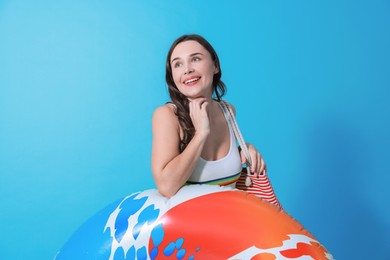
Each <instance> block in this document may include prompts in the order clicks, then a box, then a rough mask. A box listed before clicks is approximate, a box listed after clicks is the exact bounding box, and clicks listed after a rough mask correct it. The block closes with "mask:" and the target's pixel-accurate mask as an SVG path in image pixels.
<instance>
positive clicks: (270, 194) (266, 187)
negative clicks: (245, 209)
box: [236, 169, 283, 209]
mask: <svg viewBox="0 0 390 260" xmlns="http://www.w3.org/2000/svg"><path fill="white" fill-rule="evenodd" d="M247 176H248V175H247V174H246V169H243V172H242V173H241V176H240V178H239V179H238V181H237V182H236V188H237V189H239V190H243V191H246V192H247V193H249V194H253V195H256V196H257V197H260V198H261V199H263V200H265V201H268V202H269V203H271V204H273V205H275V206H277V207H279V208H280V209H283V208H282V205H280V202H279V200H278V199H277V198H276V195H275V192H274V189H273V188H272V185H271V182H270V180H269V178H268V175H267V174H263V175H258V176H257V175H255V174H253V175H249V177H250V178H251V181H252V184H251V185H250V186H246V185H245V179H246V177H247Z"/></svg>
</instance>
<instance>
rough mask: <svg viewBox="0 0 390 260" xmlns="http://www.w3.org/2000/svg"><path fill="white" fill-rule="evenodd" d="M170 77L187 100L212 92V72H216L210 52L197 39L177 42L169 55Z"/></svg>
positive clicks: (208, 96) (209, 94)
mask: <svg viewBox="0 0 390 260" xmlns="http://www.w3.org/2000/svg"><path fill="white" fill-rule="evenodd" d="M170 62H171V68H172V78H173V80H174V82H175V84H176V86H177V88H178V89H179V91H180V92H181V93H182V94H183V95H185V96H186V97H187V98H188V99H189V100H192V99H195V98H199V97H205V98H211V96H212V93H213V87H212V84H213V78H214V74H216V73H218V68H217V67H216V66H215V63H214V61H213V60H212V58H211V55H210V53H209V52H208V51H207V50H206V49H205V48H204V47H203V46H202V45H201V44H199V43H198V42H197V41H193V40H190V41H185V42H181V43H179V44H178V45H177V46H176V47H175V49H174V50H173V52H172V55H171V60H170Z"/></svg>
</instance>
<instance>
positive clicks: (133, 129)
mask: <svg viewBox="0 0 390 260" xmlns="http://www.w3.org/2000/svg"><path fill="white" fill-rule="evenodd" d="M389 32H390V3H389V1H376V0H374V1H309V0H307V1H304V0H302V1H231V2H229V1H207V0H204V1H173V0H164V1H157V0H154V1H147V0H142V1H141V0H140V1H132V0H120V1H117V0H115V1H99V2H98V1H75V0H67V1H64V0H62V1H44V0H37V1H20V0H15V1H6V0H5V1H0V178H1V179H0V223H1V238H0V239H1V241H0V242H1V243H0V258H1V259H52V258H53V257H54V255H55V254H56V252H57V251H58V250H59V249H60V248H61V247H62V245H63V244H64V243H65V242H66V240H67V239H68V238H69V236H70V235H71V234H72V233H73V232H74V231H75V230H76V229H77V228H78V227H79V226H80V225H81V224H82V223H83V222H84V221H86V220H87V219H88V218H89V217H90V216H92V215H94V214H95V213H96V212H97V211H98V210H100V209H102V208H103V207H104V206H106V205H108V204H109V203H111V202H113V201H115V200H117V199H118V198H120V197H122V196H125V195H127V194H129V193H132V192H135V191H140V190H144V189H149V188H153V187H154V184H153V180H152V177H151V172H150V153H151V117H152V113H153V110H154V109H155V108H156V107H157V106H159V105H161V104H163V103H164V102H165V101H167V100H168V94H167V90H166V86H165V81H164V73H165V69H164V66H165V64H164V62H165V55H166V52H167V51H168V48H169V46H170V44H171V42H172V41H173V40H174V39H175V38H177V37H178V36H180V35H181V34H184V33H199V34H202V35H203V36H205V37H206V38H207V39H208V40H209V41H210V42H211V43H212V44H213V46H214V47H215V49H216V50H217V52H218V54H219V56H220V59H221V63H222V70H223V80H224V81H225V83H226V84H227V86H228V94H227V96H226V99H227V100H229V101H230V102H232V103H233V104H234V105H235V107H236V108H237V114H238V121H239V124H240V126H241V128H242V129H241V130H242V131H243V133H244V137H245V138H246V139H247V140H248V141H250V142H252V143H254V144H255V145H256V146H257V147H258V148H259V150H260V151H261V152H262V154H263V156H264V158H265V160H266V162H267V165H268V169H269V174H270V177H271V180H272V182H273V185H274V188H275V190H276V192H277V195H278V196H279V199H280V201H281V202H282V204H283V206H284V208H285V209H286V210H287V211H288V212H289V213H290V214H291V215H292V216H293V217H294V218H296V219H297V220H298V221H300V222H301V223H302V224H303V225H304V226H305V227H306V228H307V229H308V230H310V231H311V232H312V233H313V234H314V235H315V236H316V237H317V238H318V239H319V240H320V241H321V242H322V243H323V244H324V245H325V246H326V247H327V249H328V250H329V251H330V252H331V253H333V255H334V256H335V257H336V258H337V259H389V258H390V253H389V251H388V245H389V244H390V239H389V231H390V208H389V206H388V205H389V202H388V199H389V198H390V196H389V195H390V191H389V190H390V188H389V186H388V183H389V180H390V178H389V173H390V167H389V155H390V154H389V145H390V136H389V135H390V134H389V133H390V119H389V118H390V117H389V112H390V105H389V104H390V102H389V87H390V48H389V46H390V36H389ZM221 203H223V202H221ZM237 210H238V209H237ZM258 221H261V219H259V220H258Z"/></svg>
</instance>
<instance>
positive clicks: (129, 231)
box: [103, 190, 167, 260]
mask: <svg viewBox="0 0 390 260" xmlns="http://www.w3.org/2000/svg"><path fill="white" fill-rule="evenodd" d="M156 192H157V191H156V190H147V191H144V192H142V193H134V194H131V195H129V196H127V197H126V198H124V199H123V200H122V202H121V203H120V204H119V206H118V207H117V208H116V209H115V210H114V211H113V212H112V213H111V215H110V217H109V218H108V220H107V223H106V226H105V229H104V231H106V230H107V229H109V230H110V235H111V237H112V238H113V239H112V244H111V255H110V257H109V259H139V260H141V259H148V248H147V245H148V243H149V239H150V237H151V233H152V230H153V228H154V227H155V225H156V220H157V219H158V218H159V217H160V216H161V215H162V214H163V213H164V212H163V211H165V210H164V209H165V208H166V200H167V199H166V198H163V197H162V196H157V195H156ZM156 198H160V199H156ZM104 231H103V232H104ZM155 237H156V238H157V239H158V237H160V239H162V236H161V234H160V235H158V234H155Z"/></svg>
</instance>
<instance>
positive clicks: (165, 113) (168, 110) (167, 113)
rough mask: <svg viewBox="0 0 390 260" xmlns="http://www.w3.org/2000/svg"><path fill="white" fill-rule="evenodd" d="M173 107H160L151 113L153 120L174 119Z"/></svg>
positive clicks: (170, 105) (169, 105)
mask: <svg viewBox="0 0 390 260" xmlns="http://www.w3.org/2000/svg"><path fill="white" fill-rule="evenodd" d="M175 117H176V114H175V107H174V106H173V105H172V104H165V105H162V106H159V107H158V108H156V110H154V112H153V120H154V119H169V118H175Z"/></svg>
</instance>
